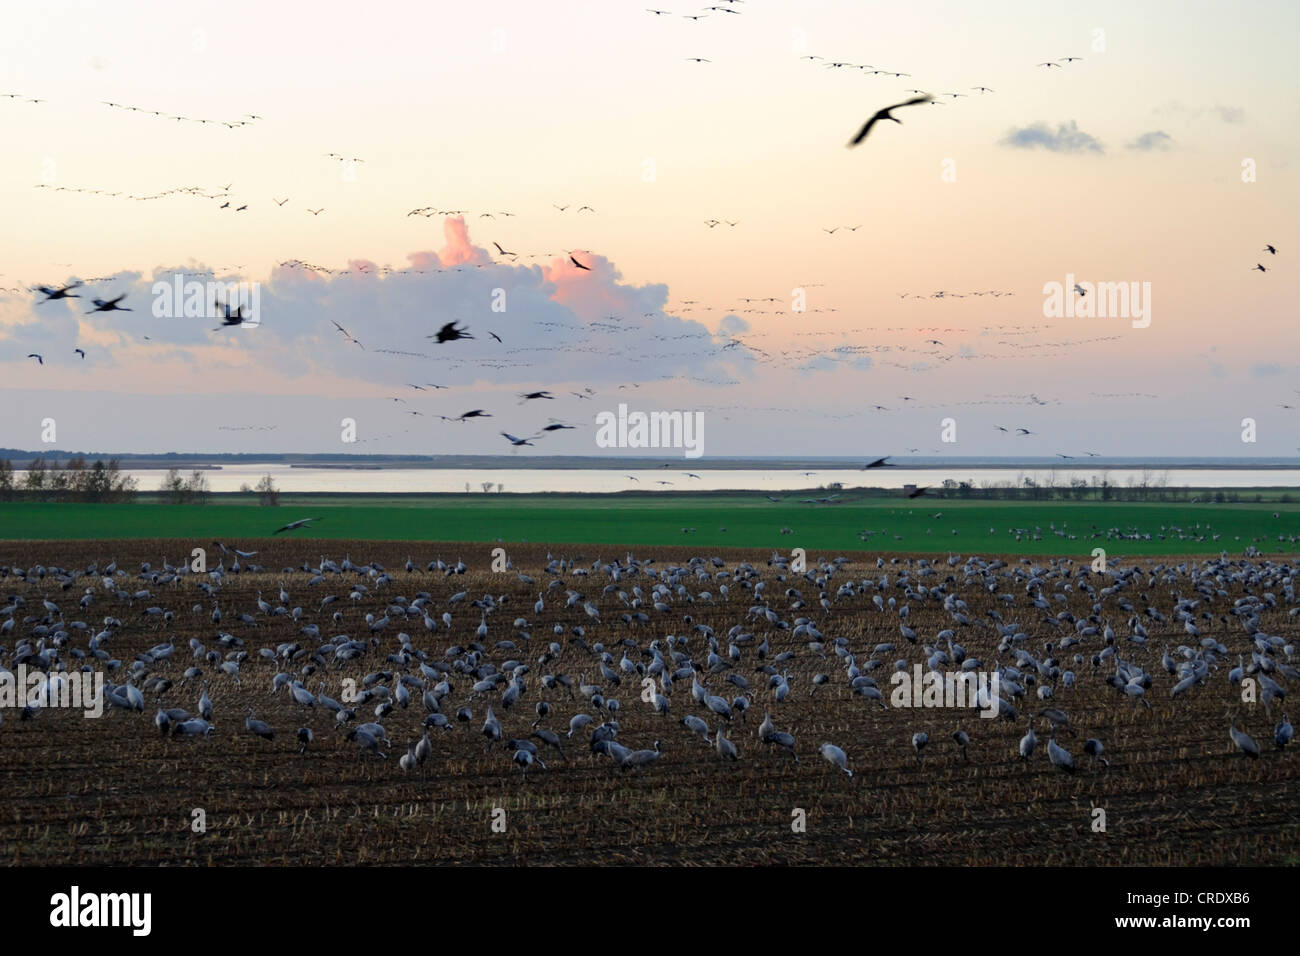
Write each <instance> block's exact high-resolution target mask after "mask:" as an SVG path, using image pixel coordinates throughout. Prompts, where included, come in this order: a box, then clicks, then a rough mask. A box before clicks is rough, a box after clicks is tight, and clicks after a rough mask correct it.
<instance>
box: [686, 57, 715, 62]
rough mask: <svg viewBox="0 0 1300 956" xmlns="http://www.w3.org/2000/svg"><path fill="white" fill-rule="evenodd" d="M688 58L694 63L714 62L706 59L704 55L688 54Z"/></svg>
mask: <svg viewBox="0 0 1300 956" xmlns="http://www.w3.org/2000/svg"><path fill="white" fill-rule="evenodd" d="M686 59H687V60H689V61H690V62H692V63H712V62H713V61H712V60H706V59H704V57H702V56H688V57H687V58H686Z"/></svg>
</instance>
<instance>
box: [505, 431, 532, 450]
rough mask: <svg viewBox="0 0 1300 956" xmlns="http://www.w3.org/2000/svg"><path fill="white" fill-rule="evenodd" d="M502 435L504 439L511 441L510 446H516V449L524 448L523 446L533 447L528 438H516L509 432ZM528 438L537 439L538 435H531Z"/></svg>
mask: <svg viewBox="0 0 1300 956" xmlns="http://www.w3.org/2000/svg"><path fill="white" fill-rule="evenodd" d="M501 435H502V436H503V437H504V438H507V439H509V441H510V444H512V445H514V446H515V447H516V448H519V447H521V446H523V445H532V442H531V441H529V440H528V438H516V437H515V436H514V435H512V434H510V433H509V432H502V433H501ZM528 437H529V438H536V437H537V436H536V435H530V436H528Z"/></svg>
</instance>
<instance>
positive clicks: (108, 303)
mask: <svg viewBox="0 0 1300 956" xmlns="http://www.w3.org/2000/svg"><path fill="white" fill-rule="evenodd" d="M125 298H126V293H125V292H123V293H122V294H121V295H119V296H118V297H117V298H116V299H91V300H90V301H91V302H93V303H95V307H94V308H93V309H91V310H90V312H134V311H135V310H134V309H125V308H123V307H122V306H120V305H118V303H119V302H121V301H122V300H123V299H125ZM90 312H87V313H86V315H90Z"/></svg>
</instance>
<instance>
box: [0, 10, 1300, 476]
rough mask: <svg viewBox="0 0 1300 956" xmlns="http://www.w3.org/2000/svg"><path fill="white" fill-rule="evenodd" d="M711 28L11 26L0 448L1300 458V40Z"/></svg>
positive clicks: (1047, 24) (521, 23) (317, 14)
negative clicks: (638, 436) (96, 303)
mask: <svg viewBox="0 0 1300 956" xmlns="http://www.w3.org/2000/svg"><path fill="white" fill-rule="evenodd" d="M706 6H707V3H706V2H698V0H697V2H693V3H691V4H686V5H683V4H682V3H680V2H678V0H671V2H670V0H665V2H664V3H662V4H647V3H644V2H641V3H625V2H615V0H602V2H586V3H582V2H550V3H546V4H537V3H531V2H497V3H492V4H449V3H434V4H420V5H416V4H396V3H382V2H376V3H370V4H366V5H364V7H358V6H357V5H355V4H342V3H328V2H327V3H318V4H313V5H311V7H310V8H306V7H302V6H299V5H288V4H284V5H276V4H252V3H241V2H224V0H223V2H222V3H185V4H161V3H143V2H142V3H130V2H126V3H111V4H110V3H106V2H80V3H45V4H39V5H25V6H24V7H22V8H17V9H14V10H12V11H8V12H7V14H6V21H7V23H6V30H5V31H4V32H3V33H2V34H0V93H4V94H18V95H16V96H0V132H2V134H3V138H4V141H5V149H4V150H3V151H0V209H3V210H4V218H5V228H4V230H3V232H0V237H2V238H0V242H3V247H2V251H3V255H0V402H3V404H4V407H5V409H6V413H5V414H4V415H3V416H0V446H6V447H19V448H29V449H36V448H40V447H43V445H44V447H50V448H61V449H78V450H84V451H115V452H138V453H148V452H167V451H179V452H254V453H258V452H268V453H269V452H314V453H335V452H337V453H339V454H346V453H367V454H376V453H393V454H484V453H507V452H512V449H513V452H514V453H516V454H520V455H529V454H548V453H549V454H563V455H603V454H610V453H612V452H611V450H610V449H606V448H602V447H599V446H598V444H597V441H596V435H597V428H596V426H595V419H596V416H597V415H598V414H599V413H601V412H606V411H612V412H616V411H617V409H618V407H619V405H620V404H626V405H627V406H628V409H629V410H631V411H637V410H643V411H647V412H652V411H668V410H680V411H683V412H690V413H698V414H699V415H701V416H702V420H703V422H704V436H705V437H704V454H705V455H706V456H708V455H779V456H799V455H807V456H815V455H844V454H848V455H857V454H862V455H873V456H874V455H885V454H897V455H907V454H909V453H913V454H918V455H934V454H944V455H954V456H986V455H1035V456H1037V455H1054V454H1072V455H1076V456H1077V455H1083V454H1084V453H1086V452H1095V453H1098V454H1102V455H1115V456H1123V455H1150V456H1157V455H1168V456H1193V457H1194V456H1204V457H1207V458H1215V457H1251V456H1260V457H1265V456H1282V455H1295V454H1297V453H1300V374H1297V372H1298V370H1300V357H1298V356H1300V349H1297V348H1296V346H1297V345H1298V344H1300V335H1298V334H1297V332H1296V331H1295V314H1296V310H1295V307H1294V305H1293V304H1292V301H1291V299H1292V296H1293V283H1292V282H1291V279H1292V277H1293V276H1294V275H1295V272H1296V268H1295V262H1296V261H1297V258H1296V257H1297V256H1300V233H1298V227H1297V222H1298V221H1300V217H1297V213H1298V212H1300V176H1297V172H1298V171H1300V168H1298V166H1297V158H1298V153H1297V150H1298V149H1300V82H1298V81H1300V67H1298V66H1297V64H1296V59H1295V57H1294V55H1293V51H1294V48H1295V44H1296V41H1297V39H1298V38H1300V6H1298V5H1296V4H1294V3H1286V2H1276V3H1272V2H1254V3H1239V4H1227V3H1190V2H1189V3H1174V2H1169V3H1131V2H1122V3H1091V4H1085V3H1064V2H1062V3H1056V2H1041V0H1034V2H1023V3H1020V2H1004V3H995V2H990V3H979V4H969V3H940V2H917V3H908V4H891V5H883V4H875V3H862V2H842V3H841V2H820V3H819V2H799V3H794V2H790V3H777V2H769V0H745V2H735V3H727V2H723V0H719V3H718V4H717V6H720V7H726V8H728V9H729V10H732V11H735V12H725V11H723V10H719V9H711V10H710V9H706ZM648 8H650V9H659V10H665V11H668V12H667V13H665V14H663V15H659V14H655V13H651V12H649V9H648ZM688 16H703V19H700V20H692V19H688ZM692 57H699V58H703V59H705V60H707V61H708V62H694V61H692V60H691V59H689V58H692ZM806 57H815V58H816V59H809V58H806ZM1065 57H1078V58H1079V59H1078V60H1075V61H1069V62H1062V60H1063V58H1065ZM1044 62H1052V63H1054V64H1056V65H1054V66H1050V67H1044V66H1039V65H1038V64H1041V63H1044ZM835 63H841V64H844V65H842V66H834V65H832V64H835ZM873 71H884V72H873ZM894 73H902V74H906V75H904V76H894V75H893V74H894ZM981 86H982V87H986V88H988V89H989V90H991V92H982V91H979V90H977V89H975V87H981ZM910 90H921V91H925V92H926V93H929V94H932V95H933V96H934V98H935V99H936V101H937V102H938V104H941V105H933V104H930V103H921V104H916V105H913V106H907V107H904V108H900V109H899V110H897V111H896V114H895V118H896V119H898V120H901V124H896V123H891V122H887V121H882V122H879V123H877V124H876V125H875V127H874V128H873V129H872V130H871V132H870V135H869V136H868V137H867V138H866V139H865V140H864V141H863V142H861V143H860V144H859V145H857V146H856V147H853V148H846V144H847V143H848V142H849V140H851V139H852V138H853V137H854V136H855V135H856V134H857V132H858V130H859V128H860V127H861V126H862V124H863V123H864V122H865V121H866V119H867V118H868V117H870V116H871V115H872V114H873V113H875V112H876V111H877V110H879V109H881V108H883V107H887V106H890V105H891V104H896V103H900V102H903V101H904V100H907V99H911V98H913V97H915V96H917V95H918V94H917V93H913V92H909V91H910ZM949 93H960V94H962V95H961V96H949V95H947V94H949ZM32 100H40V102H31V101H32ZM107 104H115V105H107ZM131 107H135V109H132V108H131ZM153 111H157V112H158V114H160V115H155V114H154V112H153ZM177 116H179V117H182V118H181V119H176V117H177ZM254 117H255V118H254ZM200 120H208V121H209V122H206V123H205V122H199V121H200ZM328 154H335V155H333V156H331V155H328ZM352 160H356V161H355V162H353V161H352ZM91 190H99V192H91ZM110 193H116V194H117V195H115V196H114V195H109V194H110ZM227 203H228V205H226V206H225V207H224V208H223V204H227ZM241 206H243V207H246V208H243V209H239V207H241ZM561 206H564V207H566V208H565V209H563V210H562V209H560V208H558V207H561ZM583 206H587V207H590V208H589V209H581V207H583ZM309 210H317V212H315V213H313V212H310V211H309ZM507 213H509V214H510V215H507ZM733 222H734V223H735V225H731V224H729V223H733ZM710 223H713V224H712V225H710ZM832 230H833V231H832ZM1266 245H1272V246H1274V247H1275V248H1276V250H1277V251H1276V253H1275V254H1274V253H1270V252H1268V251H1266V250H1265V246H1266ZM571 256H572V258H571ZM579 264H581V266H585V267H586V268H580V266H579ZM1257 264H1260V265H1263V266H1264V267H1265V270H1266V271H1263V272H1261V271H1258V270H1257V269H1255V266H1256V265H1257ZM177 274H181V275H182V276H183V277H184V278H183V281H184V280H188V279H194V280H199V281H206V280H208V279H210V278H217V279H220V280H221V281H223V282H245V283H249V284H250V285H249V286H248V288H250V289H256V290H257V296H258V300H257V301H258V322H257V324H256V325H249V326H238V327H232V328H221V329H217V326H219V325H220V311H219V310H218V311H217V312H214V313H212V314H209V315H207V316H205V317H198V316H186V315H184V314H180V315H170V316H169V315H166V314H159V310H160V309H162V306H163V305H165V304H166V303H165V302H163V301H162V297H161V296H160V295H159V294H156V293H155V291H154V290H155V283H157V282H162V283H165V284H167V286H168V287H170V285H171V283H172V282H173V281H174V279H175V277H176V275H177ZM76 281H80V282H83V283H84V285H83V286H82V287H81V288H78V289H76V290H73V291H74V292H75V294H76V295H77V296H78V297H77V298H69V299H64V300H53V301H42V300H44V299H45V296H44V295H43V294H41V293H39V292H35V291H32V289H33V287H35V286H37V285H46V286H50V287H53V288H57V287H59V286H62V285H64V284H67V283H72V282H76ZM1075 282H1077V283H1079V284H1080V287H1081V288H1082V289H1083V290H1084V291H1083V293H1082V295H1080V294H1079V293H1078V292H1075V291H1074V290H1073V289H1072V288H1071V287H1072V286H1073V284H1074V283H1075ZM1120 282H1122V283H1125V284H1133V283H1135V284H1136V286H1135V288H1136V289H1137V290H1138V291H1139V294H1140V298H1139V299H1137V300H1136V301H1137V302H1141V304H1142V305H1143V306H1145V307H1148V308H1146V309H1144V310H1143V314H1138V311H1137V310H1134V309H1133V308H1132V305H1133V303H1131V304H1130V306H1131V308H1130V312H1132V314H1124V315H1118V316H1115V315H1106V316H1098V315H1095V314H1087V312H1088V310H1087V307H1086V306H1087V303H1085V302H1083V301H1082V300H1086V299H1088V297H1089V296H1091V297H1092V300H1093V301H1094V302H1095V301H1097V298H1098V292H1099V291H1102V290H1098V289H1097V287H1096V286H1097V284H1098V283H1120ZM1051 283H1057V284H1059V285H1060V286H1061V287H1062V289H1063V291H1062V292H1060V293H1058V296H1057V298H1058V300H1060V299H1061V298H1062V296H1063V298H1064V300H1068V301H1069V304H1070V306H1071V308H1070V309H1069V314H1064V315H1058V314H1052V312H1051V309H1050V308H1049V307H1048V304H1049V300H1050V299H1051V298H1052V295H1051V290H1050V284H1051ZM937 293H942V294H937ZM994 293H997V294H994ZM123 294H124V295H125V298H124V299H123V300H121V302H120V305H121V306H123V307H126V308H129V309H131V310H132V311H129V312H127V311H112V312H105V313H95V314H93V315H87V314H85V313H86V312H87V310H89V309H91V308H92V301H93V299H95V298H100V299H104V300H107V299H111V298H113V297H116V296H118V295H123ZM1102 298H1103V299H1104V298H1106V295H1105V294H1104V291H1103V295H1102ZM746 300H750V301H746ZM764 300H767V301H764ZM1080 311H1083V312H1084V313H1085V314H1082V315H1081V314H1079V312H1080ZM450 322H456V323H457V328H460V329H467V330H468V331H469V334H470V335H472V336H473V337H472V338H468V339H459V340H454V341H447V342H443V343H438V342H437V341H436V340H435V339H431V338H429V336H431V335H435V334H436V333H437V332H438V330H439V329H440V328H442V327H443V326H444V325H446V324H447V323H450ZM335 323H337V326H342V328H343V330H344V331H340V329H339V328H338V327H337V326H336V324H335ZM490 333H494V334H495V337H494V336H493V334H490ZM498 339H499V341H498ZM358 342H359V343H360V344H357V343H358ZM76 349H81V351H82V352H84V357H82V355H81V354H79V353H78V352H76V351H75V350H76ZM31 353H35V354H38V355H40V356H41V361H40V362H38V361H37V360H36V359H33V358H29V357H28V355H29V354H31ZM414 385H418V386H420V388H414V387H412V386H414ZM434 385H439V386H446V387H444V388H434V387H433V386H434ZM538 391H543V392H545V393H546V394H548V395H552V396H554V397H552V398H536V399H523V398H521V397H520V396H522V395H524V394H528V393H531V392H538ZM1288 406H1293V407H1288ZM476 409H481V410H484V411H485V412H487V413H488V415H487V416H483V417H478V418H474V419H472V420H465V421H455V420H449V419H456V418H458V417H459V416H460V415H462V413H464V412H466V411H470V410H476ZM440 416H446V418H445V419H444V418H443V417H440ZM1245 419H1250V420H1252V421H1253V423H1254V424H1253V430H1252V429H1250V428H1248V427H1243V420H1245ZM345 420H348V421H351V422H354V423H355V427H354V428H351V429H349V428H347V427H345V424H344V423H345ZM51 424H52V425H53V427H51ZM547 424H564V425H572V426H574V427H572V428H564V429H557V430H553V431H549V432H543V431H542V429H543V428H544V427H545V426H546V425H547ZM1002 429H1005V431H1003V430H1002ZM1018 429H1023V430H1024V431H1027V432H1029V434H1021V433H1020V432H1019V431H1018ZM503 431H504V432H507V433H510V434H511V435H513V436H516V437H519V438H524V439H531V438H532V436H535V435H540V436H541V437H537V438H536V439H535V440H533V442H532V444H530V445H525V446H519V447H517V448H516V447H515V446H512V444H511V443H510V441H509V440H507V439H506V438H504V437H503V436H502V435H501V432H503ZM1243 434H1245V435H1246V436H1247V437H1252V438H1253V439H1254V440H1253V441H1243ZM349 438H352V439H355V440H348V439H349ZM50 439H52V440H50Z"/></svg>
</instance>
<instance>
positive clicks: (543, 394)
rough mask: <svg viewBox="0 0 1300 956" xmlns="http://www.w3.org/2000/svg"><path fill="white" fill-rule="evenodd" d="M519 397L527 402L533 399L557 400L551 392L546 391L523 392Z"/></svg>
mask: <svg viewBox="0 0 1300 956" xmlns="http://www.w3.org/2000/svg"><path fill="white" fill-rule="evenodd" d="M519 397H520V398H522V399H523V400H524V401H525V402H526V401H528V400H529V399H533V398H549V399H554V398H555V396H554V395H552V394H551V393H550V392H548V391H545V390H543V391H540V392H522V393H520V395H519Z"/></svg>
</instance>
